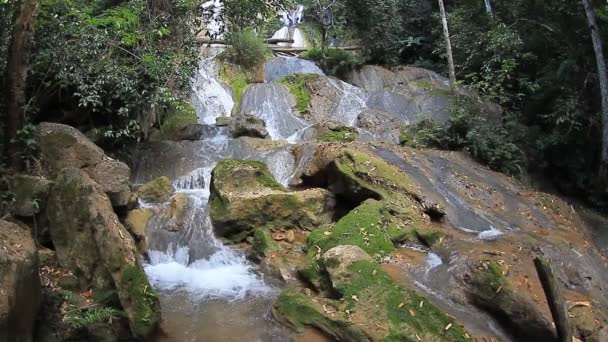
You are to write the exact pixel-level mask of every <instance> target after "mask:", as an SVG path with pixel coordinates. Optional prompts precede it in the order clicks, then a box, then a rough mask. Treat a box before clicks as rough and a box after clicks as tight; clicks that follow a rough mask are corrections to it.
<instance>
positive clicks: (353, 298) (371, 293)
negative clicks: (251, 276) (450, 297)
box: [275, 256, 472, 342]
mask: <svg viewBox="0 0 608 342" xmlns="http://www.w3.org/2000/svg"><path fill="white" fill-rule="evenodd" d="M339 262H340V260H334V259H332V258H329V259H328V260H325V258H324V259H322V260H320V262H317V264H319V267H320V269H321V270H322V272H321V273H320V274H321V277H325V278H328V277H335V276H336V274H334V273H335V272H333V271H329V272H328V273H327V272H326V270H328V268H332V269H335V268H336V267H335V265H333V263H339ZM344 266H345V267H343V268H342V269H341V271H340V277H339V278H340V279H334V278H331V280H332V284H333V286H334V288H333V291H334V292H333V293H334V294H336V293H337V294H339V295H340V296H341V298H342V299H341V300H340V301H335V302H332V301H329V300H326V299H323V298H318V299H316V300H315V301H314V302H313V301H312V299H310V298H308V297H306V296H304V295H301V294H293V292H287V293H283V294H281V296H280V297H279V300H278V301H277V305H276V306H275V312H277V311H278V312H279V313H280V314H281V318H283V321H286V322H287V323H289V324H290V325H291V326H294V327H296V328H301V327H302V326H313V327H316V328H318V329H320V330H322V331H325V332H327V325H329V327H330V328H332V330H330V331H335V329H340V330H338V331H340V332H344V331H345V330H346V329H349V328H352V327H353V326H356V327H357V330H358V333H359V334H361V333H362V336H365V339H364V341H369V340H372V341H437V342H439V341H472V339H470V338H469V337H468V336H469V335H468V334H467V333H466V331H465V330H464V328H463V327H462V326H461V325H459V324H457V323H456V322H455V321H454V320H453V319H452V318H450V317H449V316H448V315H446V314H445V313H443V312H442V311H441V310H439V309H438V308H437V307H435V306H434V305H433V304H431V303H430V302H429V301H428V300H426V299H425V298H424V297H421V296H420V295H418V294H417V293H416V291H414V290H411V289H404V288H401V287H399V286H398V285H397V284H395V283H394V282H393V280H392V279H391V278H390V277H389V276H388V274H386V272H385V271H384V270H383V269H382V267H381V266H380V265H379V264H378V263H377V262H375V261H373V260H371V258H369V256H368V257H367V258H353V259H352V260H350V261H349V262H348V263H347V264H346V265H344ZM319 302H320V303H323V304H327V306H330V305H331V306H333V307H335V308H336V310H335V313H334V314H333V315H332V316H331V317H329V315H328V314H327V313H326V312H327V311H326V310H325V307H323V306H322V304H317V303H319ZM421 303H422V304H421ZM320 307H321V308H322V309H321V308H320ZM327 320H329V322H328V321H327ZM334 322H338V323H341V324H340V325H338V326H336V325H332V324H331V323H334ZM344 323H349V324H352V326H351V325H342V324H344ZM347 331H348V330H347ZM329 335H330V336H333V337H334V338H336V339H338V340H346V341H350V340H349V338H350V339H352V338H354V337H352V336H348V337H347V338H344V337H343V335H341V334H331V333H330V334H329ZM355 336H359V335H355ZM355 340H356V339H355Z"/></svg>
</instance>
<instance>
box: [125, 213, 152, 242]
mask: <svg viewBox="0 0 608 342" xmlns="http://www.w3.org/2000/svg"><path fill="white" fill-rule="evenodd" d="M153 216H154V210H152V209H150V208H142V209H135V210H131V211H129V213H128V214H127V217H126V218H125V227H126V228H127V229H128V230H129V232H131V234H133V236H135V237H138V238H143V237H145V236H146V226H147V225H148V222H149V221H150V219H151V218H152V217H153Z"/></svg>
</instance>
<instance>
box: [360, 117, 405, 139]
mask: <svg viewBox="0 0 608 342" xmlns="http://www.w3.org/2000/svg"><path fill="white" fill-rule="evenodd" d="M357 127H359V128H363V129H364V130H366V131H369V132H370V133H372V134H373V135H374V136H375V138H376V140H381V141H386V142H391V143H395V144H396V143H399V133H400V130H401V123H400V122H399V120H398V119H397V118H396V117H395V115H393V114H391V113H388V112H384V111H381V110H378V109H366V110H364V111H362V112H361V113H360V114H359V116H358V117H357Z"/></svg>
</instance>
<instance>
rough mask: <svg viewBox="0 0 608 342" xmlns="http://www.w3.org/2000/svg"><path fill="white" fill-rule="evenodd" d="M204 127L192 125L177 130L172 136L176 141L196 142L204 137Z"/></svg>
mask: <svg viewBox="0 0 608 342" xmlns="http://www.w3.org/2000/svg"><path fill="white" fill-rule="evenodd" d="M203 130H204V125H201V124H192V125H187V126H184V127H181V128H179V129H177V130H176V131H175V132H174V133H173V136H172V140H174V141H182V140H190V141H196V140H201V138H202V136H203Z"/></svg>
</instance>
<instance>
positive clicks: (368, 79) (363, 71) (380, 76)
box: [347, 65, 396, 91]
mask: <svg viewBox="0 0 608 342" xmlns="http://www.w3.org/2000/svg"><path fill="white" fill-rule="evenodd" d="M395 79H396V77H395V74H393V73H392V72H391V71H390V70H387V69H385V68H383V67H380V66H377V65H364V66H362V67H361V68H357V69H354V70H352V71H351V72H350V73H349V75H348V76H347V80H348V82H350V83H352V84H354V85H356V86H358V87H361V88H363V89H365V90H367V91H381V90H384V88H386V87H387V86H389V85H390V84H393V83H394V82H395V81H396V80H395Z"/></svg>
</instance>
